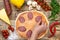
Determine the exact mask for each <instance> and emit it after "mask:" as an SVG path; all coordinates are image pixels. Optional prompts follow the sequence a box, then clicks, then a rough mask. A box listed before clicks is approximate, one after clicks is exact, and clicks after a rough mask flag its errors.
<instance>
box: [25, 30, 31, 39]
mask: <svg viewBox="0 0 60 40" xmlns="http://www.w3.org/2000/svg"><path fill="white" fill-rule="evenodd" d="M31 34H32V31H31V30H29V31H27V34H26V36H27V37H28V38H29V37H31Z"/></svg>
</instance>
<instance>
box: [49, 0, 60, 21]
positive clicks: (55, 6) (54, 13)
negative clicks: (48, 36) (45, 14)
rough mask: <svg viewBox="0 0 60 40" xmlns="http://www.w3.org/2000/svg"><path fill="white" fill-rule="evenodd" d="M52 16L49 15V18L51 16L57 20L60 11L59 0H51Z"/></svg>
mask: <svg viewBox="0 0 60 40" xmlns="http://www.w3.org/2000/svg"><path fill="white" fill-rule="evenodd" d="M50 5H51V7H52V10H51V16H49V19H50V18H51V20H55V19H56V18H57V14H59V11H60V5H59V3H58V2H57V0H51V4H50Z"/></svg>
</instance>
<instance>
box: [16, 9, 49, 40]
mask: <svg viewBox="0 0 60 40" xmlns="http://www.w3.org/2000/svg"><path fill="white" fill-rule="evenodd" d="M26 12H29V11H24V12H22V13H19V14H18V16H17V18H16V21H15V25H16V22H17V20H18V18H19V16H20V15H22V14H24V13H26ZM30 12H38V13H40V14H41V15H43V16H44V18H45V20H46V23H47V26H49V21H48V19H47V17H46V16H45V15H44V14H43V12H39V11H36V10H32V11H30ZM16 31H17V34H18V36H19V37H22V38H25V39H27V38H26V35H24V36H22V35H23V34H22V35H21V34H20V32H19V31H18V30H17V27H16ZM47 32H48V28H47V30H46V31H45V32H43V33H41V34H40V35H39V37H38V39H40V38H42V37H44V36H45V35H46V34H47ZM25 34H26V33H25Z"/></svg>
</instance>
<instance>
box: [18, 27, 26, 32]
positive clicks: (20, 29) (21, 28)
mask: <svg viewBox="0 0 60 40" xmlns="http://www.w3.org/2000/svg"><path fill="white" fill-rule="evenodd" d="M18 30H19V31H21V32H25V31H26V28H25V27H24V26H20V27H18Z"/></svg>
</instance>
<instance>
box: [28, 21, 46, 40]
mask: <svg viewBox="0 0 60 40" xmlns="http://www.w3.org/2000/svg"><path fill="white" fill-rule="evenodd" d="M46 29H47V26H46V24H45V23H44V22H41V21H40V22H39V23H37V25H36V26H35V28H34V29H33V33H32V35H31V37H30V38H29V40H36V39H37V37H38V34H40V33H42V32H44V31H46Z"/></svg>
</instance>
